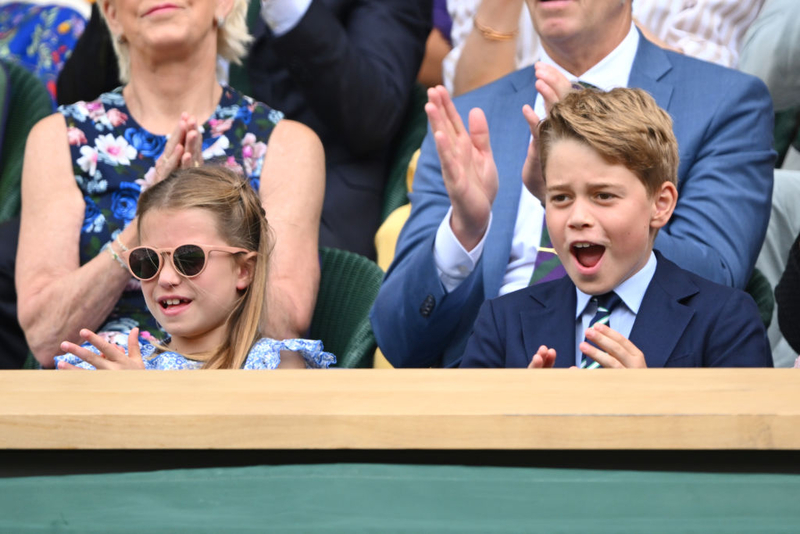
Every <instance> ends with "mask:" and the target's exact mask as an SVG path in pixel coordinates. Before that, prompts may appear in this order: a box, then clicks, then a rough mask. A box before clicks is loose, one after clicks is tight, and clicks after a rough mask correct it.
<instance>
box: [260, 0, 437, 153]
mask: <svg viewBox="0 0 800 534" xmlns="http://www.w3.org/2000/svg"><path fill="white" fill-rule="evenodd" d="M282 4H296V5H297V6H298V10H299V11H300V13H301V16H300V18H299V20H297V21H296V24H294V25H292V22H293V21H289V22H288V23H286V22H284V23H283V24H280V23H279V24H276V22H278V21H276V19H275V15H274V13H276V11H275V9H278V12H280V11H281V7H284V6H282ZM303 4H306V5H307V8H306V9H303V8H302V5H303ZM431 6H432V0H364V1H360V2H350V3H349V4H348V6H346V7H344V8H342V9H344V10H345V11H347V13H346V15H344V16H342V17H341V18H340V16H339V15H338V14H337V13H335V12H333V11H332V10H331V9H329V8H328V7H327V6H326V4H325V3H324V2H321V1H320V0H314V1H311V2H310V3H309V2H308V0H264V2H263V4H262V16H263V17H264V20H265V21H266V23H267V26H268V27H270V28H271V29H272V32H273V36H272V44H273V46H274V50H275V52H276V55H277V57H279V58H280V59H281V60H282V61H283V65H284V66H285V67H286V69H287V70H288V71H289V73H290V75H291V76H292V79H293V80H294V81H295V83H296V84H297V85H298V87H299V88H300V90H301V91H302V92H303V94H304V96H305V99H306V101H307V102H308V105H309V106H310V107H311V109H312V110H313V111H314V113H315V115H316V116H317V117H318V118H319V119H320V120H321V121H322V122H324V123H325V124H326V126H328V128H330V129H331V131H333V132H337V133H338V134H340V135H341V137H342V139H343V140H344V142H345V144H346V146H347V147H348V148H349V150H350V151H351V152H352V153H354V154H366V153H369V152H372V151H374V150H376V149H380V148H382V147H385V146H386V145H387V144H388V143H389V142H390V140H391V139H392V137H393V136H394V134H395V133H396V132H397V129H398V128H399V126H400V124H401V122H402V119H403V116H404V113H405V110H406V106H405V103H406V102H408V100H409V98H410V94H411V89H412V87H413V85H414V82H415V80H416V76H417V72H418V70H419V66H420V64H421V62H422V56H423V54H424V53H425V41H426V39H427V37H428V34H429V33H430V29H431V25H432V24H431Z"/></svg>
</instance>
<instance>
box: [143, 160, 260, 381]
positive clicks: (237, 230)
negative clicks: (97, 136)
mask: <svg viewBox="0 0 800 534" xmlns="http://www.w3.org/2000/svg"><path fill="white" fill-rule="evenodd" d="M188 208H199V209H203V210H206V211H208V212H210V213H211V214H212V215H213V217H214V219H215V220H216V224H217V231H218V232H219V234H220V235H221V236H222V238H223V239H224V240H225V241H226V242H227V244H228V245H230V246H232V247H240V248H244V249H247V250H251V251H255V252H257V257H256V262H255V269H254V272H253V279H252V281H251V283H250V285H249V287H248V288H247V289H245V290H244V291H243V294H242V295H241V297H240V299H239V302H237V304H236V306H235V307H234V309H233V311H231V314H230V316H229V317H228V331H227V335H226V336H225V340H224V341H223V342H222V344H221V345H220V346H219V347H218V348H217V349H216V351H214V352H213V353H212V354H211V356H210V358H209V359H208V360H207V361H206V363H205V365H204V366H203V368H204V369H239V368H241V367H242V365H244V361H245V359H247V354H248V352H249V351H250V348H251V347H252V346H253V344H254V343H255V342H256V341H257V340H258V339H259V338H260V337H261V330H260V324H261V320H262V317H263V315H264V313H265V311H266V310H265V299H266V292H267V271H268V263H269V261H268V260H269V255H270V253H271V251H272V242H271V239H270V229H269V224H268V223H267V218H266V214H265V213H264V208H263V207H262V206H261V199H260V198H259V197H258V194H257V193H256V192H255V190H254V189H253V188H252V187H251V186H250V184H249V183H248V182H247V181H246V180H245V179H244V178H242V177H241V176H239V175H238V174H236V173H235V172H234V171H232V170H230V169H227V168H225V167H222V166H205V167H197V168H190V169H179V170H176V171H173V172H172V173H171V174H170V175H169V176H168V177H167V178H165V179H164V180H162V181H161V182H159V183H157V184H155V185H154V186H152V187H150V188H148V189H147V190H146V191H145V192H144V193H142V195H141V196H140V197H139V204H138V206H137V209H136V214H137V215H138V216H139V223H138V224H139V230H140V231H141V224H142V216H143V215H144V214H145V213H147V212H148V211H150V210H153V209H188Z"/></svg>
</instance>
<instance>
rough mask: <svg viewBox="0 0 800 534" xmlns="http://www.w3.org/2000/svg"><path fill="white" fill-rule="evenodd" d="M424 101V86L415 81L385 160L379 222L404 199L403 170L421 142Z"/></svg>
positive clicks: (425, 125) (425, 128)
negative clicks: (387, 171)
mask: <svg viewBox="0 0 800 534" xmlns="http://www.w3.org/2000/svg"><path fill="white" fill-rule="evenodd" d="M427 101H428V94H427V92H426V91H425V88H424V87H423V86H422V85H420V84H416V85H415V86H414V90H413V92H412V93H411V105H410V106H409V108H408V111H407V112H406V116H405V119H404V120H403V127H402V128H401V129H400V133H398V135H397V137H396V138H395V140H394V150H393V151H392V155H391V160H390V162H389V176H388V177H387V180H386V189H385V190H384V192H383V207H382V208H381V222H383V221H385V220H386V217H388V216H389V214H390V213H392V212H393V211H394V210H396V209H397V208H399V207H400V206H403V205H404V204H407V203H408V191H407V188H406V171H407V170H408V163H409V161H411V156H413V155H414V152H415V151H416V150H417V149H418V148H419V147H420V145H422V140H423V139H424V138H425V134H426V133H427V131H428V116H427V115H426V114H425V103H426V102H427Z"/></svg>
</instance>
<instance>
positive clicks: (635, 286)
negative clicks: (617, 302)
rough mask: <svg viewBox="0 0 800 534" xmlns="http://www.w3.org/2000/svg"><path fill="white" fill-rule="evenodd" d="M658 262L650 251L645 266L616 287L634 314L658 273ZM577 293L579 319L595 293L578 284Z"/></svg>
mask: <svg viewBox="0 0 800 534" xmlns="http://www.w3.org/2000/svg"><path fill="white" fill-rule="evenodd" d="M656 264H657V261H656V255H655V254H654V253H653V252H652V251H650V257H649V258H648V259H647V263H645V264H644V267H642V268H641V269H639V271H638V272H636V273H635V274H634V275H633V276H631V277H630V278H628V279H627V280H625V281H624V282H622V283H621V284H620V285H618V286H617V287H615V288H614V292H615V293H616V294H617V295H619V298H620V299H621V300H622V302H623V303H624V304H625V306H626V307H627V308H628V309H629V310H631V312H633V314H634V315H636V314H637V313H639V307H640V306H641V305H642V299H644V294H645V292H646V291H647V286H649V285H650V281H651V280H652V279H653V275H655V273H656ZM575 293H576V295H577V297H578V302H577V305H576V307H575V319H578V318H579V317H580V316H581V315H583V313H584V312H585V311H586V306H587V305H588V304H589V300H591V298H592V296H593V295H589V294H587V293H584V292H583V291H581V290H580V289H578V287H577V286H576V287H575Z"/></svg>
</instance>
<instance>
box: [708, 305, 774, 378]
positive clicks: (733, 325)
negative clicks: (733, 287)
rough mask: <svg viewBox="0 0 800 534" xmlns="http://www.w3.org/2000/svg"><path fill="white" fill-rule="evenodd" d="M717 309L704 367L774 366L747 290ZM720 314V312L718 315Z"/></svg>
mask: <svg viewBox="0 0 800 534" xmlns="http://www.w3.org/2000/svg"><path fill="white" fill-rule="evenodd" d="M728 295H729V297H728V298H727V299H726V300H725V302H721V303H718V308H717V309H716V310H709V311H708V312H707V313H709V314H712V313H713V317H714V318H715V321H714V322H713V326H712V327H711V328H710V329H709V332H708V334H707V336H706V343H705V350H704V351H703V354H702V359H703V363H702V366H703V367H772V366H773V363H772V352H771V350H770V347H769V339H768V338H767V333H766V330H765V329H764V325H763V323H762V322H761V319H760V317H759V314H758V307H757V306H756V303H755V301H754V300H753V298H752V297H751V296H750V295H748V294H747V293H745V292H743V291H733V292H730V293H729V294H728ZM714 312H716V313H714Z"/></svg>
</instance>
